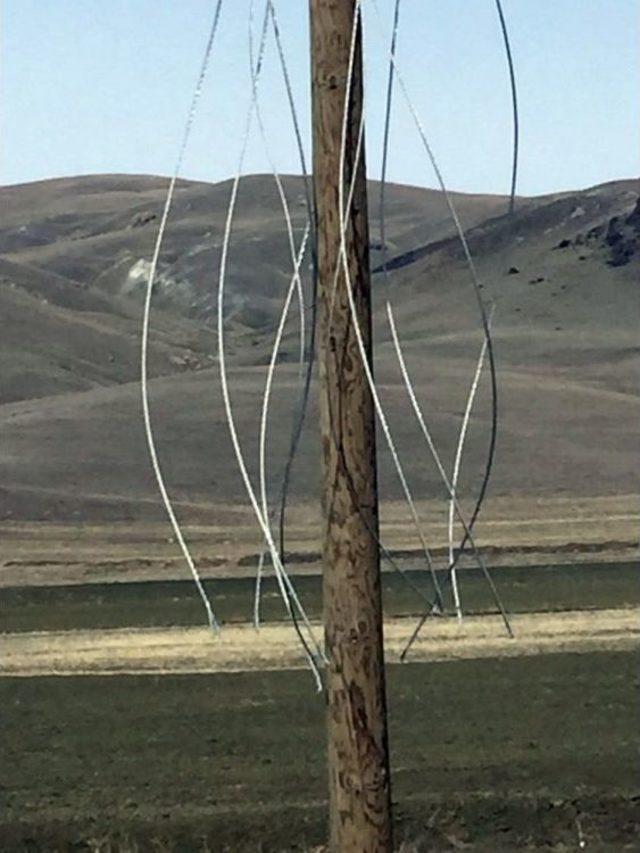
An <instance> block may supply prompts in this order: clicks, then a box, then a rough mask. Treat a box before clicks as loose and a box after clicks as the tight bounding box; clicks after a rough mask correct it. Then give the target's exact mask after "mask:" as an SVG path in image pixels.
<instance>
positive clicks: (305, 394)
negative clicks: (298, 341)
mask: <svg viewBox="0 0 640 853" xmlns="http://www.w3.org/2000/svg"><path fill="white" fill-rule="evenodd" d="M269 5H270V8H271V15H272V23H273V30H274V36H275V40H276V45H277V47H278V55H279V58H280V65H281V69H282V75H283V79H284V83H285V88H286V91H287V97H288V101H289V107H290V113H291V119H292V122H293V127H294V133H295V137H296V142H297V147H298V154H299V160H300V168H301V172H302V176H303V185H304V191H305V201H306V206H307V215H308V218H309V220H311V221H312V222H313V223H314V225H313V227H312V230H311V240H310V245H311V262H312V297H311V307H310V315H311V318H310V327H311V328H310V333H309V348H308V353H309V354H308V357H307V369H306V373H305V379H304V387H303V390H302V395H301V401H300V406H299V411H298V414H297V417H296V421H295V424H294V431H293V434H292V440H291V444H290V448H289V454H288V456H287V460H286V464H285V471H284V476H283V481H282V486H281V491H280V495H281V497H280V519H279V528H280V530H279V532H280V542H279V546H280V559H281V562H282V565H283V566H284V565H285V557H286V555H285V513H286V504H287V495H288V489H289V484H290V476H291V469H292V466H293V461H294V459H295V455H296V452H297V449H298V446H299V441H300V437H301V434H302V428H303V425H304V420H305V414H306V410H307V406H308V401H309V394H310V386H311V378H312V375H313V365H314V357H315V333H316V308H317V303H316V295H317V249H316V233H315V205H314V202H313V199H312V190H311V187H310V184H311V182H310V180H309V175H308V172H307V166H306V158H305V153H304V145H303V143H302V135H301V132H300V123H299V120H298V115H297V109H296V105H295V99H294V97H293V90H292V86H291V80H290V75H289V72H288V68H287V62H286V57H285V52H284V48H283V45H282V40H281V36H280V29H279V24H278V20H277V14H276V10H275V3H273V2H270V3H269ZM352 195H353V189H351V190H350V194H349V199H348V200H347V210H349V209H350V207H351V198H352ZM336 275H337V271H336ZM334 288H335V280H334ZM346 476H347V481H348V485H349V486H352V485H353V484H352V482H351V476H350V471H349V470H348V468H347V469H346ZM365 523H366V522H365ZM370 532H371V534H372V535H374V536H375V537H376V541H377V543H378V546H379V548H380V553H381V555H382V557H383V558H384V559H385V560H386V561H387V562H388V563H389V565H390V566H391V567H392V568H393V569H394V571H396V572H397V573H398V574H399V575H400V576H401V577H402V578H403V579H404V581H405V582H406V583H407V585H408V586H409V587H410V588H411V589H412V590H413V591H414V592H415V593H416V594H417V595H418V596H419V597H420V598H421V599H422V600H423V601H424V602H425V604H427V605H428V604H429V599H428V597H427V596H426V595H425V593H424V592H422V590H420V588H419V587H417V586H416V585H415V584H414V583H413V581H411V579H410V578H409V576H408V575H407V573H406V572H405V571H404V570H403V569H402V568H401V567H400V566H399V565H398V564H397V562H396V561H395V560H394V559H393V557H392V555H391V554H390V553H389V551H388V550H387V549H386V548H385V547H384V545H383V544H382V543H381V542H380V540H379V539H378V537H377V535H376V533H375V531H370ZM264 562H265V559H264V556H263V555H262V554H261V555H260V558H259V562H258V572H257V577H256V595H255V599H254V624H255V625H258V624H259V614H260V602H259V597H260V583H261V577H262V572H263V568H264Z"/></svg>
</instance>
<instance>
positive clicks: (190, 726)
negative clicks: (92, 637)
mask: <svg viewBox="0 0 640 853" xmlns="http://www.w3.org/2000/svg"><path fill="white" fill-rule="evenodd" d="M637 685H638V676H637V667H636V661H635V659H634V656H633V655H631V654H628V653H607V652H602V653H591V654H582V655H570V654H555V655H545V656H539V657H532V658H520V659H502V660H498V659H496V660H476V661H458V662H450V663H437V664H415V665H409V664H408V665H404V666H391V667H389V697H390V698H389V701H390V729H391V748H392V766H393V771H394V772H393V782H394V801H395V803H396V806H395V816H396V824H397V837H398V841H401V840H402V839H410V840H412V841H414V842H417V843H418V846H417V848H416V849H425V850H449V849H451V850H454V849H462V847H463V845H465V844H466V845H470V846H469V847H467V848H465V849H472V850H492V851H493V850H522V849H546V850H551V849H553V850H575V849H578V846H577V839H578V835H577V832H578V829H577V826H578V825H579V826H580V828H581V831H582V832H583V834H584V837H585V838H586V839H587V841H588V847H587V849H588V850H596V849H597V850H611V851H614V850H615V851H618V850H625V849H629V850H631V849H634V847H633V844H634V843H635V840H634V839H635V837H636V832H637V830H638V829H639V828H640V827H639V826H638V822H639V821H640V818H639V817H638V812H637V805H638V799H637V797H638V794H639V793H640V785H639V783H638V777H637V758H636V747H637V742H638V738H637V731H638V728H637V722H638V720H637V713H636V710H635V708H636V699H637ZM0 704H1V707H2V735H1V736H2V740H3V745H2V753H3V759H2V764H1V766H2V771H1V772H2V788H3V796H4V801H5V808H4V809H3V813H2V814H3V817H2V818H1V819H0V820H1V822H2V826H1V827H0V830H1V837H2V838H3V839H4V841H3V842H2V849H3V850H30V851H35V850H39V851H40V850H47V851H49V850H58V849H60V850H89V849H90V850H107V849H123V850H133V849H140V850H147V849H148V850H168V849H170V850H182V851H187V850H212V851H222V850H229V851H244V850H247V851H248V850H252V851H259V850H262V851H275V850H278V851H279V850H303V849H308V848H309V847H311V846H313V845H315V844H319V843H321V842H322V841H323V839H324V837H325V812H326V803H325V766H324V729H323V716H324V708H323V701H322V698H321V697H319V696H318V695H317V694H315V693H314V692H313V689H312V686H311V682H310V679H309V676H308V673H306V672H272V673H252V674H227V675H214V676H165V677H160V678H157V677H135V676H131V677H104V678H56V677H49V678H37V679H18V678H16V679H12V678H5V679H0ZM634 810H635V818H634ZM576 821H577V823H576ZM107 838H108V839H111V842H113V844H114V846H112V847H110V848H109V847H107V846H103V847H101V846H100V840H101V839H102V840H104V839H107ZM136 839H137V840H138V842H139V844H140V846H139V847H137V848H136V847H135V843H134V842H136Z"/></svg>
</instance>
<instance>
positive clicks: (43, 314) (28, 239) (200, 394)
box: [0, 176, 640, 520]
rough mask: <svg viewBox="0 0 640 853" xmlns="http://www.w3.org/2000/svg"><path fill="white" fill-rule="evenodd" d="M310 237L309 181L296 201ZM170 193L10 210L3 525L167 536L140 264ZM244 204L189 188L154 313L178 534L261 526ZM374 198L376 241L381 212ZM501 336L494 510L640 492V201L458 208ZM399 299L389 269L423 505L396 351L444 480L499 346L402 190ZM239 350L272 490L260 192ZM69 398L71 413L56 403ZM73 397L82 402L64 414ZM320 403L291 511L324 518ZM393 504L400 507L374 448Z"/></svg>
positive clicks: (33, 203) (119, 189)
mask: <svg viewBox="0 0 640 853" xmlns="http://www.w3.org/2000/svg"><path fill="white" fill-rule="evenodd" d="M286 186H287V192H288V194H289V196H290V198H291V200H292V201H294V202H295V203H296V206H295V208H294V209H295V211H296V226H297V228H298V229H300V230H301V228H302V224H303V218H304V208H303V206H302V204H301V203H300V202H301V201H302V197H303V186H302V182H301V179H299V178H287V182H286ZM165 189H166V181H164V180H161V179H158V178H135V177H134V178H130V177H118V176H99V177H88V178H79V179H73V180H65V181H52V182H44V183H42V184H33V185H28V186H24V187H11V188H7V189H4V190H2V193H3V197H4V201H5V204H4V207H3V211H4V212H3V217H2V220H1V223H0V251H1V252H2V254H1V255H0V300H1V307H2V311H3V317H4V318H5V320H4V321H3V323H4V325H3V332H4V334H3V342H2V370H1V372H0V382H1V385H0V388H1V389H2V394H3V399H4V401H5V402H4V404H3V405H1V406H0V431H1V433H2V453H1V455H0V465H1V469H2V480H1V482H2V487H1V488H0V517H2V518H4V519H20V518H47V519H52V520H65V519H71V518H74V519H109V518H110V519H115V518H122V519H131V520H136V519H139V518H161V517H162V513H161V509H160V506H159V501H158V496H157V494H156V489H155V486H154V482H153V479H152V476H151V471H150V467H149V463H148V460H147V453H146V449H145V445H144V440H143V434H142V426H141V416H140V402H139V387H138V385H137V381H136V379H137V374H138V364H137V360H138V350H139V323H140V309H141V302H140V300H141V294H142V289H143V286H144V282H145V275H146V272H145V271H146V267H145V264H146V263H147V262H148V259H149V257H150V255H151V252H152V247H153V241H154V238H155V234H156V231H157V224H158V215H159V211H160V206H161V204H162V200H163V196H164V192H165ZM228 192H229V185H228V183H226V184H219V185H215V186H213V187H211V186H207V185H204V184H194V183H189V182H184V183H183V184H181V185H180V188H179V192H178V198H177V204H176V208H175V210H174V215H173V220H172V225H171V228H170V231H169V234H168V239H167V243H166V246H165V250H164V253H163V258H162V265H161V278H160V281H159V283H158V299H157V306H158V307H157V308H156V310H155V311H154V319H153V325H154V331H153V359H152V364H153V370H154V373H155V374H156V375H158V378H157V379H156V380H155V381H154V382H153V383H152V408H153V415H154V419H155V422H156V423H157V428H158V437H159V444H160V453H161V458H162V460H163V461H164V463H165V465H166V473H167V479H168V481H169V484H170V487H171V491H172V493H173V494H174V495H175V496H176V497H177V498H178V500H179V501H180V502H181V503H182V510H181V511H182V513H183V515H184V516H185V517H193V518H195V517H197V518H200V519H205V518H211V517H212V516H211V513H212V512H214V511H215V507H216V506H217V505H222V504H227V505H228V504H232V503H237V502H244V501H245V500H246V498H245V494H244V490H243V486H242V483H241V481H240V478H239V475H238V474H237V472H236V468H235V464H234V463H233V460H232V451H231V446H230V442H229V439H228V431H227V427H226V424H225V422H224V418H223V412H222V406H221V400H220V395H219V388H218V385H219V383H218V376H217V367H216V365H215V358H216V349H215V347H216V343H215V337H214V335H213V333H212V329H211V326H210V322H211V312H212V306H213V305H214V303H215V297H216V281H217V264H218V252H219V241H220V237H221V228H222V220H223V216H224V210H225V205H226V202H227V198H228ZM376 193H377V191H376V188H375V186H372V188H371V199H372V208H373V214H374V225H373V229H372V240H373V238H374V237H375V235H376V225H375V204H374V202H375V197H376ZM455 202H456V204H457V206H458V208H459V210H460V211H461V216H462V219H463V222H464V223H465V225H466V227H467V229H468V239H469V244H470V247H471V250H472V253H473V256H474V259H475V262H476V264H477V268H478V273H479V276H480V279H481V282H482V288H483V294H484V295H485V296H486V299H487V301H491V302H493V303H495V315H494V321H493V326H494V332H495V350H496V359H497V366H498V374H499V376H498V381H499V395H500V396H499V412H500V427H499V438H498V446H497V456H496V467H495V475H494V478H493V480H492V485H491V493H492V494H494V495H531V496H535V495H554V494H560V495H568V496H569V495H607V494H620V493H625V494H629V493H634V492H637V487H638V483H637V474H636V468H637V465H636V462H637V452H638V442H637V438H636V436H637V423H638V418H639V416H640V402H639V399H638V393H637V391H638V387H637V376H638V352H639V346H638V328H639V321H640V301H639V299H638V285H637V282H638V272H639V268H640V262H639V259H640V250H639V249H638V234H639V232H640V227H639V220H640V214H639V213H638V206H637V205H638V183H637V182H635V181H620V182H617V183H613V184H607V185H604V186H601V187H595V188H592V189H589V190H585V191H580V192H575V193H562V194H557V195H554V196H550V197H542V198H535V199H520V200H519V201H518V205H517V210H516V214H515V217H514V218H513V219H509V218H508V217H507V216H505V215H504V211H505V206H506V202H505V199H503V198H500V197H479V196H464V195H459V196H456V197H455ZM388 219H389V222H388V233H389V240H388V246H387V252H388V257H389V264H388V266H389V270H390V273H389V279H388V284H386V283H385V279H384V276H383V275H382V273H381V272H380V263H381V257H382V256H381V253H380V247H379V245H377V246H376V244H375V243H374V246H373V266H374V271H375V272H374V290H375V298H376V329H375V331H376V342H377V344H376V373H377V378H378V381H379V383H380V387H381V393H382V399H383V403H384V404H385V406H386V410H387V412H388V415H389V418H390V421H391V424H392V426H393V428H394V431H395V435H396V438H397V442H398V446H399V450H400V455H401V457H402V458H403V460H404V461H405V463H406V465H407V468H408V470H409V474H410V479H411V485H412V488H413V490H414V492H415V494H416V496H417V497H418V498H431V497H438V496H441V495H442V489H441V488H440V486H439V485H438V481H437V478H436V475H435V472H434V468H433V465H432V463H431V462H430V460H429V457H428V455H427V452H426V449H423V446H422V444H421V442H420V440H419V433H418V429H417V426H416V424H415V421H414V420H413V417H412V414H411V408H410V405H409V403H408V400H407V398H406V394H405V393H404V391H403V389H402V386H401V382H400V374H399V370H398V368H397V365H396V362H395V356H394V354H393V351H392V348H391V346H390V343H389V337H390V336H389V331H388V328H387V322H386V315H385V310H384V300H385V298H387V297H388V298H389V299H390V300H391V302H392V304H393V306H394V309H395V311H396V317H397V323H398V328H399V331H400V335H401V338H402V340H403V342H404V347H405V353H406V356H407V361H408V364H409V368H410V371H411V374H412V376H413V377H414V380H415V383H416V388H417V391H418V395H419V397H420V400H421V403H422V405H423V407H424V411H425V415H426V417H427V419H428V421H429V423H430V425H431V426H432V428H433V431H434V435H435V437H436V440H437V441H438V445H439V448H440V450H441V453H442V456H443V459H444V460H445V464H446V465H449V466H450V464H451V461H452V457H453V453H454V450H455V442H456V438H457V429H458V427H459V424H460V419H461V415H462V411H463V408H464V403H465V398H466V394H467V390H468V387H469V383H470V381H471V376H472V373H473V368H474V364H475V361H476V358H477V354H478V352H479V349H480V345H481V341H482V336H481V333H480V325H479V318H478V307H477V304H476V301H475V297H474V294H473V290H472V287H471V284H470V276H469V272H468V270H467V269H466V265H465V263H464V258H463V255H462V252H461V249H460V246H459V243H458V241H457V240H456V239H455V238H454V237H453V232H452V229H451V226H450V224H449V223H448V220H447V218H446V206H445V205H444V202H443V199H442V197H441V196H440V194H439V193H437V192H435V191H430V190H420V189H416V188H410V187H391V188H390V190H389V213H388ZM232 256H233V260H232V267H231V277H230V281H229V288H230V290H229V300H228V305H227V308H228V318H227V322H228V334H229V345H230V352H231V366H232V380H233V381H232V394H233V406H234V414H235V416H236V418H237V420H238V424H239V428H240V433H241V436H242V440H243V442H244V444H245V447H246V448H247V452H248V454H249V457H250V468H251V470H252V472H253V473H254V474H255V472H256V465H255V458H256V455H257V436H258V425H259V413H260V395H261V393H262V389H263V386H264V376H265V368H264V364H265V361H266V358H267V353H268V351H269V346H270V341H271V339H272V336H273V329H274V323H275V320H276V317H277V313H278V311H279V305H280V302H281V299H282V297H283V292H284V288H285V287H286V285H287V283H288V278H289V275H290V259H289V256H288V249H287V243H286V234H285V232H284V229H283V226H282V222H281V216H280V213H279V210H278V206H277V196H276V195H275V192H274V189H273V187H272V185H271V183H270V182H269V181H268V179H266V178H264V177H259V176H258V177H254V178H251V179H247V180H246V182H245V184H244V189H243V192H242V195H241V200H240V206H239V210H238V217H237V227H236V231H235V232H234V244H233V248H232ZM294 329H295V320H294V318H292V322H291V328H290V332H289V337H288V339H287V341H286V342H285V351H286V355H285V357H284V361H283V363H281V364H280V365H279V367H278V373H277V378H276V384H275V388H274V405H273V413H272V419H271V427H270V483H271V488H272V493H273V494H275V493H276V492H277V488H278V482H279V476H280V472H281V469H282V464H283V461H284V458H285V455H286V448H287V446H288V441H289V434H290V429H291V423H292V414H293V409H294V405H295V400H296V398H297V393H298V374H297V367H296V365H295V364H293V363H287V362H292V361H293V360H294V359H295V343H294V341H293V337H292V335H293V331H294ZM60 392H65V393H60ZM69 392H73V393H69ZM316 422H317V418H316V414H315V389H314V399H313V402H312V407H311V411H310V417H309V419H308V428H307V431H306V433H305V436H304V441H303V446H302V449H301V454H300V458H299V460H298V462H297V463H296V468H295V478H294V495H295V497H296V498H297V499H298V500H303V501H307V500H310V501H312V500H315V496H316V493H317V484H318V477H319V472H318V451H319V448H318V444H317V435H316V432H315V424H316ZM488 430H489V391H488V385H487V383H486V378H485V381H484V383H483V385H482V387H481V390H480V394H479V399H478V405H477V409H476V413H475V416H474V419H473V423H472V429H471V432H470V436H469V444H468V452H467V455H466V464H465V470H464V477H463V482H462V486H463V489H464V492H465V495H466V496H470V495H473V494H474V493H475V490H477V487H478V484H479V479H480V476H481V471H482V466H483V464H484V459H485V455H486V449H487V442H488ZM379 447H380V469H381V472H380V473H381V484H382V494H383V498H387V499H395V498H397V497H399V494H400V493H399V488H398V485H397V481H396V478H395V475H394V472H393V468H392V466H391V461H390V457H389V454H388V452H387V450H386V449H385V448H384V446H383V444H382V438H380V441H379Z"/></svg>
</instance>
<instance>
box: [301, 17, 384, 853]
mask: <svg viewBox="0 0 640 853" xmlns="http://www.w3.org/2000/svg"><path fill="white" fill-rule="evenodd" d="M310 12H311V62H312V101H313V174H314V189H315V203H316V218H317V221H316V225H317V253H318V316H317V322H318V365H319V380H320V417H321V430H322V448H323V463H324V482H323V500H322V505H323V515H324V521H325V525H326V528H325V537H324V549H323V558H324V583H323V595H324V621H325V644H326V653H327V658H328V663H327V671H326V686H327V706H328V707H327V728H328V765H329V802H330V844H331V850H332V851H333V852H334V853H382V851H384V853H389V851H391V850H392V828H391V794H390V779H389V757H388V745H387V720H386V696H385V675H384V654H383V645H382V602H381V593H380V559H379V547H378V493H377V480H376V445H375V411H374V404H373V399H372V396H371V392H370V390H369V387H368V385H367V381H366V375H365V371H364V368H363V364H362V359H361V357H360V351H359V349H358V343H357V339H356V335H355V332H354V326H353V320H352V316H351V311H350V307H349V301H348V296H347V283H346V280H345V276H344V273H343V270H342V265H341V264H340V215H339V200H338V199H339V195H338V186H339V184H338V182H339V181H340V180H343V181H344V193H343V196H344V199H345V204H346V199H347V197H348V195H349V187H350V185H351V181H352V177H353V174H354V170H355V172H356V175H355V185H354V193H353V204H352V207H351V210H350V212H349V213H348V217H347V220H346V222H347V230H346V238H345V242H346V247H347V259H348V260H347V263H348V266H349V271H350V281H351V287H352V292H353V297H354V300H355V305H356V313H357V316H358V321H359V324H360V328H361V329H362V334H363V338H364V342H365V347H366V350H367V353H368V358H369V361H371V277H370V270H369V226H368V218H367V186H366V168H365V158H364V145H363V146H362V149H361V151H362V153H361V155H360V157H359V159H358V161H357V163H356V162H355V158H356V145H357V139H358V130H359V127H360V120H361V115H362V86H363V84H362V43H361V31H360V27H358V32H357V45H356V52H355V64H354V69H353V78H352V86H351V91H350V93H349V95H348V97H349V114H348V128H347V141H346V157H345V168H344V174H343V175H340V148H341V131H342V120H343V109H344V99H345V89H346V84H347V75H348V65H349V52H350V45H351V36H352V30H353V20H354V14H355V0H310ZM337 265H340V274H339V276H338V280H337V288H336V289H335V293H334V278H335V272H336V266H337Z"/></svg>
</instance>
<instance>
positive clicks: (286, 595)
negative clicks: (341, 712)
mask: <svg viewBox="0 0 640 853" xmlns="http://www.w3.org/2000/svg"><path fill="white" fill-rule="evenodd" d="M267 10H268V6H267V7H265V15H266V13H267ZM263 53H264V38H263V39H262V40H261V43H260V48H259V51H258V59H257V62H256V77H258V76H259V74H260V70H261V66H262V56H263ZM256 82H257V81H256ZM253 113H254V98H253V97H252V99H251V103H250V105H249V109H248V112H247V118H246V124H245V131H244V136H243V141H242V146H241V153H240V158H239V161H238V169H237V172H236V175H235V177H234V180H233V184H232V188H231V194H230V198H229V204H228V208H227V217H226V222H225V228H224V237H223V242H222V251H221V257H220V272H219V282H218V311H217V318H218V319H217V328H218V357H219V364H220V384H221V389H222V398H223V403H224V409H225V415H226V418H227V426H228V428H229V434H230V437H231V442H232V445H233V449H234V453H235V456H236V460H237V463H238V467H239V469H240V474H241V477H242V480H243V482H244V485H245V488H246V491H247V494H248V496H249V500H250V503H251V506H252V508H253V511H254V513H255V516H256V519H257V520H258V524H259V525H260V528H261V530H262V533H263V535H264V538H265V541H266V543H267V546H268V548H269V552H270V555H271V560H272V563H273V567H274V570H275V573H276V578H277V581H278V585H279V587H280V592H281V595H282V598H283V601H284V603H285V607H286V608H287V612H288V614H289V616H290V617H291V618H292V621H293V623H294V628H295V629H296V632H297V633H298V637H299V639H300V641H301V644H302V646H303V648H304V652H305V655H306V657H307V659H308V661H309V664H310V666H311V670H312V672H313V675H314V678H315V680H316V686H317V687H318V690H321V689H322V678H321V675H320V669H319V664H318V661H321V660H323V659H324V652H323V650H322V647H321V646H320V644H319V643H318V641H317V640H316V638H315V634H314V632H313V629H312V627H311V624H310V622H309V620H308V617H307V615H306V613H305V611H304V608H303V607H302V605H301V603H300V600H299V599H298V596H297V594H296V592H295V589H294V587H293V585H292V583H291V580H290V579H289V576H288V575H287V573H286V571H285V570H284V567H283V566H282V563H281V561H280V555H279V553H278V550H277V548H276V546H275V543H274V541H273V535H272V532H271V527H270V523H269V518H268V516H267V517H265V516H264V515H263V513H262V510H261V508H260V506H259V503H258V500H257V497H256V493H255V491H254V489H253V486H252V484H251V479H250V477H249V473H248V471H247V467H246V462H245V459H244V454H243V452H242V447H241V445H240V440H239V438H238V433H237V429H236V424H235V419H234V416H233V410H232V406H231V397H230V394H229V385H228V379H227V368H226V351H225V337H224V287H225V278H226V268H227V256H228V252H229V244H230V240H231V230H232V223H233V215H234V211H235V205H236V200H237V195H238V187H239V184H240V179H241V175H242V167H243V165H244V159H245V156H246V151H247V146H248V142H249V137H250V133H251V124H252V119H253ZM294 606H295V607H296V608H297V610H298V612H299V613H300V616H301V618H302V621H303V624H304V627H305V629H306V630H307V633H308V635H309V638H310V641H311V643H312V644H313V646H314V647H315V650H316V654H317V657H316V654H314V653H312V652H311V650H310V649H309V646H308V644H307V642H306V640H305V638H304V637H303V635H302V631H301V630H300V628H299V626H298V623H297V621H296V619H295V618H294V616H293V608H294Z"/></svg>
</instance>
